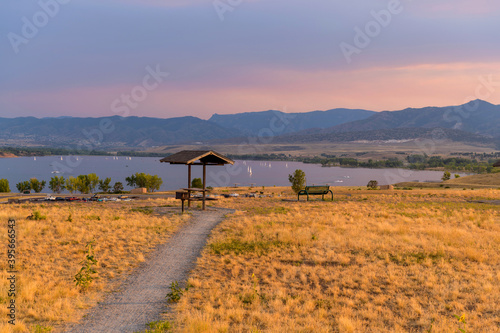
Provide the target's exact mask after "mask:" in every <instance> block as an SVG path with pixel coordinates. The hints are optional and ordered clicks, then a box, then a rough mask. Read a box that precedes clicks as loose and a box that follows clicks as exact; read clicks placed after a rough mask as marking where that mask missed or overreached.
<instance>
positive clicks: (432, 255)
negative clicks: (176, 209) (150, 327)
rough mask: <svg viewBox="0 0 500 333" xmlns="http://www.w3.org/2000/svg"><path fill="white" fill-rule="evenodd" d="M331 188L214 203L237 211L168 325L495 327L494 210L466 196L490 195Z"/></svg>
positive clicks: (492, 195)
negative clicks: (322, 194) (298, 198)
mask: <svg viewBox="0 0 500 333" xmlns="http://www.w3.org/2000/svg"><path fill="white" fill-rule="evenodd" d="M273 190H274V189H272V188H270V189H269V191H273ZM277 190H278V189H277ZM335 190H336V191H335V192H336V195H335V197H336V199H335V202H323V201H312V202H308V203H306V202H301V203H297V202H283V201H282V200H281V199H282V198H277V197H274V198H262V199H260V198H255V199H254V198H248V199H243V198H237V199H226V200H224V201H221V202H219V203H218V204H217V205H219V206H220V205H224V206H227V207H233V208H234V207H236V208H238V212H237V213H235V214H232V215H231V216H230V217H229V218H228V219H227V220H225V221H224V222H222V223H221V224H220V225H219V226H218V227H217V228H216V230H215V232H214V234H213V236H212V237H211V239H210V241H209V245H208V246H207V248H206V249H205V250H204V253H203V256H202V257H201V258H200V259H199V261H198V266H197V268H196V269H195V270H194V272H193V274H192V275H191V278H190V280H189V283H190V284H191V285H192V287H191V288H190V289H189V291H188V292H187V293H186V294H185V296H183V298H182V299H181V301H180V302H179V304H178V305H177V307H176V311H177V314H176V317H175V318H174V319H173V320H174V321H175V326H176V328H177V330H178V331H185V332H457V331H458V328H463V326H459V322H458V321H457V319H456V318H455V317H454V315H460V316H461V315H465V318H466V321H467V329H468V331H470V332H499V331H500V247H499V244H500V206H494V205H487V204H479V203H473V202H469V201H471V200H478V199H489V200H495V199H496V200H498V199H500V191H498V190H493V189H487V190H466V191H463V190H452V189H449V190H429V189H421V190H413V191H367V190H352V189H349V190H348V189H342V190H341V189H339V188H335ZM339 191H341V193H340V194H339V193H338V192H339ZM346 194H351V196H347V195H346ZM290 198H292V197H291V196H290Z"/></svg>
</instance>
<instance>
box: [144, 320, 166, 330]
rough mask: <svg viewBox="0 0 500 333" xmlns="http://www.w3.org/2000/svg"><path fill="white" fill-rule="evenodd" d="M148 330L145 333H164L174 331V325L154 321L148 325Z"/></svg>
mask: <svg viewBox="0 0 500 333" xmlns="http://www.w3.org/2000/svg"><path fill="white" fill-rule="evenodd" d="M147 326H148V329H147V330H145V331H144V333H164V332H171V331H172V324H171V323H170V322H168V321H153V322H151V323H149V324H147Z"/></svg>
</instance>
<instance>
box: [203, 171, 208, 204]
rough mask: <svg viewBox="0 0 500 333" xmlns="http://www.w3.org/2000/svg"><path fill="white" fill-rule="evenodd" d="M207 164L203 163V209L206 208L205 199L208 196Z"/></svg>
mask: <svg viewBox="0 0 500 333" xmlns="http://www.w3.org/2000/svg"><path fill="white" fill-rule="evenodd" d="M206 185H207V165H206V164H203V210H205V201H206V198H207V191H206V189H207V188H206Z"/></svg>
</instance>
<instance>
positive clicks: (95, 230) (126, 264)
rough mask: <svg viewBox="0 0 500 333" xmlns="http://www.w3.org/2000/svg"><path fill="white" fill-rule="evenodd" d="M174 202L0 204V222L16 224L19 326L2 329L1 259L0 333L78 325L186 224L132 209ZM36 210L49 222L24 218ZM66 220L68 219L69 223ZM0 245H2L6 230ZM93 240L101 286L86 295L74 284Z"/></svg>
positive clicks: (2, 280)
mask: <svg viewBox="0 0 500 333" xmlns="http://www.w3.org/2000/svg"><path fill="white" fill-rule="evenodd" d="M173 201H174V200H173V199H161V200H145V201H137V202H135V201H134V202H122V203H52V204H51V203H49V204H47V203H45V204H22V205H20V204H17V205H3V206H2V209H1V211H0V221H2V224H3V225H5V226H6V225H7V220H8V219H9V218H14V219H16V221H17V241H18V243H17V250H18V252H17V263H16V269H17V270H18V273H17V274H16V275H17V291H18V295H17V298H16V305H17V321H16V322H17V325H16V326H15V327H13V326H12V325H9V324H7V323H6V318H7V302H8V301H9V299H8V298H7V290H8V281H7V280H6V278H7V267H6V264H7V262H6V257H5V252H4V257H3V258H2V261H1V266H0V297H1V298H0V305H1V306H0V317H1V318H2V321H1V322H0V332H25V331H28V330H30V329H31V328H32V327H33V326H34V325H35V324H37V325H41V326H43V327H49V326H50V327H52V326H57V325H58V324H59V323H62V322H68V321H76V320H78V319H79V318H80V317H81V316H82V315H83V314H84V313H85V309H88V308H89V307H91V306H93V305H95V304H96V303H97V302H98V301H99V300H101V299H102V298H103V295H104V293H105V292H107V291H109V290H111V289H112V288H113V287H115V286H116V285H117V283H119V281H120V280H121V279H122V278H124V277H125V275H126V274H124V273H129V272H131V271H132V269H133V268H134V267H136V266H137V264H138V263H140V262H142V261H144V260H145V257H147V253H148V252H150V251H151V250H152V249H153V248H154V247H155V246H156V245H157V244H159V243H161V242H165V241H166V238H167V237H168V236H169V235H170V234H172V233H173V232H174V231H175V230H176V229H177V228H178V227H179V225H180V224H181V223H182V222H183V221H184V220H185V219H187V218H188V217H187V216H185V217H180V216H179V215H173V214H170V215H168V216H160V215H155V214H152V215H146V214H145V213H143V212H141V210H138V211H133V210H132V208H134V207H136V206H138V207H144V206H149V205H164V204H173ZM33 211H39V212H40V213H41V215H45V216H46V217H47V219H46V220H39V221H36V220H28V219H26V217H27V216H29V215H30V214H31V213H32V212H33ZM70 216H71V218H69V217H70ZM2 229H3V232H2V233H1V234H0V244H3V245H2V246H3V248H4V249H5V248H6V245H7V228H2ZM92 239H95V241H96V245H97V246H96V248H95V255H96V257H97V259H98V266H97V271H98V278H99V279H98V280H97V281H95V282H94V283H93V284H92V285H91V286H90V288H89V290H88V291H87V292H85V293H82V292H81V291H80V290H79V289H78V288H77V287H76V286H75V283H74V281H73V279H74V276H75V274H76V273H77V272H78V271H79V269H80V268H81V264H80V262H81V261H82V259H84V252H85V245H86V244H87V242H89V241H91V240H92Z"/></svg>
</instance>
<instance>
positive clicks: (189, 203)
mask: <svg viewBox="0 0 500 333" xmlns="http://www.w3.org/2000/svg"><path fill="white" fill-rule="evenodd" d="M187 187H188V188H191V164H188V186H187ZM190 207H191V191H188V208H190Z"/></svg>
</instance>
